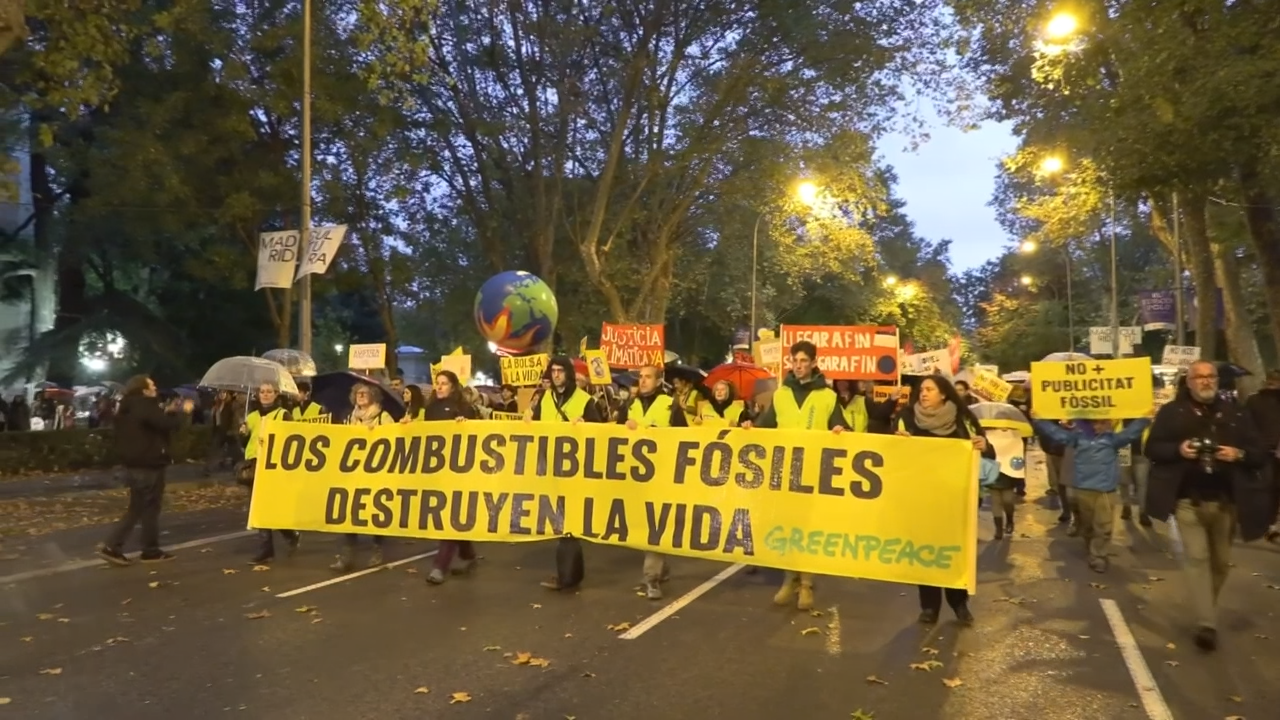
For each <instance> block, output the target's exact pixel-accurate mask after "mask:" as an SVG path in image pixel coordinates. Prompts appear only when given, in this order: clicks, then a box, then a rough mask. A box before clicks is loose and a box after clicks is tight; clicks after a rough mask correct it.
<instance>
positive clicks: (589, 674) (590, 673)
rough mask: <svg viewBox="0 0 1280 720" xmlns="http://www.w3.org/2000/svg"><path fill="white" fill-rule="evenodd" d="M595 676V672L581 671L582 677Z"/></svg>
mask: <svg viewBox="0 0 1280 720" xmlns="http://www.w3.org/2000/svg"><path fill="white" fill-rule="evenodd" d="M595 676H596V674H595V673H593V672H584V673H582V677H584V678H593V677H595Z"/></svg>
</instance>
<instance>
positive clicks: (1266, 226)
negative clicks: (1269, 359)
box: [1240, 160, 1280, 355]
mask: <svg viewBox="0 0 1280 720" xmlns="http://www.w3.org/2000/svg"><path fill="white" fill-rule="evenodd" d="M1240 190H1241V197H1242V200H1243V202H1242V204H1243V205H1244V219H1245V223H1246V224H1247V225H1248V226H1249V237H1250V238H1251V239H1252V240H1253V246H1254V249H1255V250H1257V252H1258V260H1259V262H1258V264H1259V265H1260V266H1261V268H1262V286H1263V296H1264V297H1265V298H1266V301H1267V313H1268V314H1269V315H1270V316H1271V337H1272V341H1273V342H1274V343H1275V346H1276V352H1277V354H1278V355H1280V219H1278V218H1277V215H1276V210H1275V207H1274V206H1275V204H1276V201H1275V199H1274V198H1273V197H1272V195H1271V193H1270V192H1268V191H1267V188H1266V185H1265V184H1264V181H1263V180H1262V178H1261V177H1259V173H1258V168H1257V165H1256V163H1255V162H1254V161H1253V160H1250V161H1249V162H1247V163H1245V164H1244V165H1243V166H1242V167H1241V168H1240Z"/></svg>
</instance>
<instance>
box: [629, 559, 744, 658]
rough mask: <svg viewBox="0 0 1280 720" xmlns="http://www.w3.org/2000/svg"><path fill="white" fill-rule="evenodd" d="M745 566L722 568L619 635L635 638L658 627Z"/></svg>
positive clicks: (630, 638)
mask: <svg viewBox="0 0 1280 720" xmlns="http://www.w3.org/2000/svg"><path fill="white" fill-rule="evenodd" d="M744 567H746V565H744V564H743V563H737V564H736V565H730V566H729V567H727V568H725V569H724V570H721V571H720V572H719V573H717V574H716V575H715V576H713V577H711V578H709V579H708V580H707V581H706V582H704V583H702V584H701V585H699V586H698V587H696V588H694V589H692V590H690V591H689V592H687V593H685V594H684V595H681V596H680V597H678V598H676V599H675V600H673V601H671V603H670V604H668V605H667V606H666V607H664V608H662V609H661V610H659V611H658V612H656V613H654V614H652V615H650V616H649V617H647V618H645V619H644V620H641V621H640V622H639V623H637V624H636V625H635V627H632V628H631V629H630V630H628V631H626V632H624V633H622V634H621V635H619V636H618V637H619V638H621V639H623V640H635V639H636V638H638V637H640V636H641V635H643V634H645V633H647V632H649V631H650V630H652V629H653V628H655V627H657V625H658V623H660V622H662V621H663V620H666V619H667V618H669V617H671V616H672V615H675V614H676V613H677V612H679V611H680V608H682V607H684V606H686V605H688V604H689V603H691V602H693V601H694V600H697V599H698V598H700V597H702V596H703V595H705V594H706V593H707V592H708V591H709V590H711V588H713V587H715V586H717V585H719V584H720V583H722V582H724V581H725V580H728V579H729V578H731V577H733V574H734V573H736V572H738V571H739V570H741V569H742V568H744Z"/></svg>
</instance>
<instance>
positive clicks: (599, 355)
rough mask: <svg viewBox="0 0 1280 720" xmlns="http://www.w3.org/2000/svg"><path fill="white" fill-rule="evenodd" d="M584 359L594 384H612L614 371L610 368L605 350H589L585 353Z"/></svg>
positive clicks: (588, 374) (589, 376) (588, 375)
mask: <svg viewBox="0 0 1280 720" xmlns="http://www.w3.org/2000/svg"><path fill="white" fill-rule="evenodd" d="M583 361H584V362H586V363H587V377H588V378H589V379H590V380H591V384H592V385H612V384H613V372H612V371H611V370H609V360H608V359H607V358H606V357H605V356H604V351H603V350H588V351H586V352H585V353H583Z"/></svg>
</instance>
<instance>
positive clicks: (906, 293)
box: [898, 283, 920, 300]
mask: <svg viewBox="0 0 1280 720" xmlns="http://www.w3.org/2000/svg"><path fill="white" fill-rule="evenodd" d="M919 289H920V288H918V287H916V285H915V283H903V284H902V285H900V286H898V297H900V298H902V299H903V300H910V299H911V298H913V297H915V296H916V292H918V291H919Z"/></svg>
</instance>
